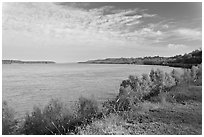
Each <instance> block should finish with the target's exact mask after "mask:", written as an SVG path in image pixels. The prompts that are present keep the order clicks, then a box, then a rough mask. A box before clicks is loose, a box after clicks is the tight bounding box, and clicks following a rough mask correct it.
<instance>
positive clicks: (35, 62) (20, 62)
mask: <svg viewBox="0 0 204 137" xmlns="http://www.w3.org/2000/svg"><path fill="white" fill-rule="evenodd" d="M55 63H56V62H54V61H21V60H2V64H55Z"/></svg>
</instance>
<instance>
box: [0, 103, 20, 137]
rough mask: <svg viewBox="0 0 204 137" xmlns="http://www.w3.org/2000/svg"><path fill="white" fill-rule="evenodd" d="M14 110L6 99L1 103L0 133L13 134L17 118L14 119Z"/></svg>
mask: <svg viewBox="0 0 204 137" xmlns="http://www.w3.org/2000/svg"><path fill="white" fill-rule="evenodd" d="M14 116H15V112H14V110H13V109H12V108H10V107H9V106H8V104H7V102H6V101H3V104H2V134H3V135H11V134H15V131H16V128H17V127H16V126H17V120H16V119H15V117H14Z"/></svg>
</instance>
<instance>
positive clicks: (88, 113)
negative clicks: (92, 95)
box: [78, 97, 99, 124]
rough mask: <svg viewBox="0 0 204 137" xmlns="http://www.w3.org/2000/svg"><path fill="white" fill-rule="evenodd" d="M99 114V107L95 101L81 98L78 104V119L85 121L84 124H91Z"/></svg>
mask: <svg viewBox="0 0 204 137" xmlns="http://www.w3.org/2000/svg"><path fill="white" fill-rule="evenodd" d="M98 114H99V107H98V104H97V102H96V100H94V99H87V98H84V97H80V98H79V102H78V117H79V118H80V119H81V120H82V121H83V124H86V123H87V122H90V121H91V120H92V119H94V118H96V117H97V116H98Z"/></svg>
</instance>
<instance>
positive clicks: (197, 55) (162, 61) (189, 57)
mask: <svg viewBox="0 0 204 137" xmlns="http://www.w3.org/2000/svg"><path fill="white" fill-rule="evenodd" d="M78 63H85V64H135V65H160V66H169V67H180V68H191V67H192V66H196V65H198V64H201V63H202V50H201V49H199V50H194V51H192V52H190V53H188V54H184V55H176V56H173V57H160V56H154V57H143V58H142V57H140V58H123V57H121V58H106V59H97V60H88V61H85V62H78Z"/></svg>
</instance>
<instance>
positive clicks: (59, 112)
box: [21, 100, 74, 135]
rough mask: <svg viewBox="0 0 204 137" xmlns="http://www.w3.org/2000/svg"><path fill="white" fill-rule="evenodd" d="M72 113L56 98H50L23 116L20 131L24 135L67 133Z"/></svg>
mask: <svg viewBox="0 0 204 137" xmlns="http://www.w3.org/2000/svg"><path fill="white" fill-rule="evenodd" d="M73 119H74V118H73V115H72V114H71V113H70V112H69V111H68V110H67V109H65V108H64V106H63V105H62V103H61V102H59V101H58V100H51V101H50V102H49V104H48V105H47V106H45V107H44V109H43V110H41V109H40V108H39V107H34V108H33V112H32V113H31V114H30V115H29V114H27V115H26V117H25V121H24V123H23V125H22V127H21V133H22V134H26V135H46V134H47V135H49V134H69V127H70V122H71V120H73Z"/></svg>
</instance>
